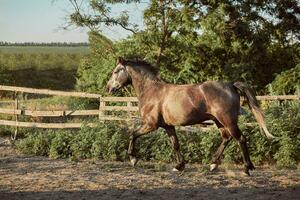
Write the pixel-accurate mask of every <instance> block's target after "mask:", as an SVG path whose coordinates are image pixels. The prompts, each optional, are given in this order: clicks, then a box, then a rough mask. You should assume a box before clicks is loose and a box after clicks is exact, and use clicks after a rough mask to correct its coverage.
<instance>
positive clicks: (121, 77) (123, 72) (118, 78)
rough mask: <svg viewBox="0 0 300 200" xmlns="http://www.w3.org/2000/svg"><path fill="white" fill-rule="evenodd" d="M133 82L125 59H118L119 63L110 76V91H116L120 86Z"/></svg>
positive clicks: (108, 88) (108, 87) (107, 86)
mask: <svg viewBox="0 0 300 200" xmlns="http://www.w3.org/2000/svg"><path fill="white" fill-rule="evenodd" d="M130 83H131V77H130V75H129V73H128V70H127V67H126V65H125V61H124V60H123V59H122V58H119V59H118V64H117V66H116V67H115V69H114V70H113V72H112V75H111V77H110V78H109V80H108V82H107V85H106V88H107V91H108V92H109V93H114V92H116V91H118V90H119V89H120V88H122V87H124V86H126V85H128V84H130Z"/></svg>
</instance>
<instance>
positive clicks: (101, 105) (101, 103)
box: [99, 97, 106, 120]
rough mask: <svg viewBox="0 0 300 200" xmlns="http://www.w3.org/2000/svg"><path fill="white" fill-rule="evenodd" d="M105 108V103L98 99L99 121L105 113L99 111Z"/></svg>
mask: <svg viewBox="0 0 300 200" xmlns="http://www.w3.org/2000/svg"><path fill="white" fill-rule="evenodd" d="M105 106H106V102H105V101H103V100H102V97H100V98H99V120H101V118H102V117H103V116H105V111H101V108H102V107H105Z"/></svg>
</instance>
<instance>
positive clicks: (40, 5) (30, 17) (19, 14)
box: [0, 0, 148, 42]
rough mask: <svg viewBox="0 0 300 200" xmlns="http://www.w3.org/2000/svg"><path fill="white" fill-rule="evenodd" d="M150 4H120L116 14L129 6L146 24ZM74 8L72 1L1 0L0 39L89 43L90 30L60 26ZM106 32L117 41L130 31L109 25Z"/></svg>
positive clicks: (136, 18)
mask: <svg viewBox="0 0 300 200" xmlns="http://www.w3.org/2000/svg"><path fill="white" fill-rule="evenodd" d="M147 5H148V4H147V3H143V4H131V5H128V6H124V5H117V6H115V7H114V8H113V9H112V13H113V14H117V13H119V12H120V11H122V10H124V9H126V10H128V11H129V14H130V19H131V20H132V21H133V22H135V23H137V24H139V25H140V26H143V20H142V18H143V17H142V13H143V10H144V9H145V7H146V6H147ZM71 11H72V6H71V4H70V3H69V2H68V0H56V1H53V0H0V41H7V42H87V41H88V36H87V34H86V32H87V30H86V29H82V28H81V29H78V28H77V29H72V30H68V31H64V30H62V29H60V27H61V26H62V25H63V24H64V23H65V17H66V16H67V15H68V13H70V12H71ZM103 32H104V33H105V35H107V36H108V37H109V38H111V39H113V40H118V39H120V38H124V37H126V36H127V35H128V34H130V32H128V31H124V30H123V29H121V28H109V29H107V28H106V29H104V31H103Z"/></svg>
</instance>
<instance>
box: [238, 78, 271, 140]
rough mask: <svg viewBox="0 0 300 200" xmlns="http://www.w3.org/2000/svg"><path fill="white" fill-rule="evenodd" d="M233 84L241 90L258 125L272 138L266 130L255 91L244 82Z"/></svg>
mask: <svg viewBox="0 0 300 200" xmlns="http://www.w3.org/2000/svg"><path fill="white" fill-rule="evenodd" d="M233 86H234V87H235V88H236V89H237V90H239V91H240V92H241V94H242V95H243V96H244V97H245V100H246V102H247V103H248V106H249V108H250V109H251V111H252V113H253V115H254V117H255V119H256V121H257V122H258V124H259V126H260V127H261V128H262V129H263V130H264V133H265V135H266V136H267V138H268V139H273V138H274V136H273V135H272V134H271V133H270V132H269V131H268V129H267V126H266V122H265V119H264V114H263V112H262V110H261V109H260V107H259V104H258V101H257V99H256V96H255V92H254V91H253V90H252V89H251V88H250V87H249V86H248V85H247V84H245V83H242V82H236V83H234V84H233Z"/></svg>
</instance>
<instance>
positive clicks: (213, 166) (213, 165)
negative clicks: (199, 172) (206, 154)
mask: <svg viewBox="0 0 300 200" xmlns="http://www.w3.org/2000/svg"><path fill="white" fill-rule="evenodd" d="M217 168H218V165H217V164H215V163H213V164H211V165H210V171H211V172H212V171H215V170H216V169H217Z"/></svg>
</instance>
